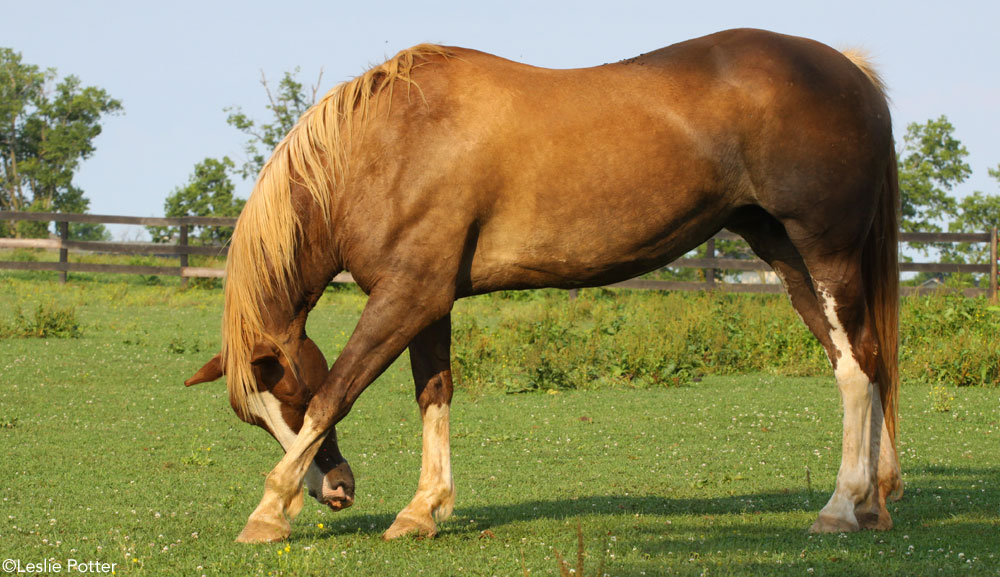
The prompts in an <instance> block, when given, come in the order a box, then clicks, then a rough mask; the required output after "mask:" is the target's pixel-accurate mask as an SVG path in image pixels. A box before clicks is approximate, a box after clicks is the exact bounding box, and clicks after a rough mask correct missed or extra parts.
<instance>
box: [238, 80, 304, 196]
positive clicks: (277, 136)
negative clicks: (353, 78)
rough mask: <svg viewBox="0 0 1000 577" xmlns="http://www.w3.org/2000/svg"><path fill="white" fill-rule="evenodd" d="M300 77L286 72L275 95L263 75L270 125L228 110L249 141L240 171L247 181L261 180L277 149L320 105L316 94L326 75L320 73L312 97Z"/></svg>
mask: <svg viewBox="0 0 1000 577" xmlns="http://www.w3.org/2000/svg"><path fill="white" fill-rule="evenodd" d="M298 74H299V69H298V68H297V67H296V68H295V70H294V71H293V72H285V74H284V75H283V76H282V77H281V81H280V82H279V83H278V89H277V92H276V93H275V92H272V91H271V87H270V85H269V84H268V81H267V77H266V76H265V75H264V73H263V72H261V75H260V83H261V85H262V86H263V87H264V92H265V93H266V94H267V100H268V104H267V109H268V110H270V111H271V113H272V114H273V115H274V118H273V119H272V121H271V122H270V123H264V122H261V121H259V120H254V119H252V118H250V117H249V116H247V115H246V113H244V112H243V109H241V108H240V107H239V106H233V107H230V108H227V109H226V112H228V113H229V116H228V117H227V118H226V122H228V123H229V125H230V126H232V127H234V128H236V129H237V130H239V131H241V132H243V133H244V134H246V135H247V136H248V137H249V139H248V140H247V143H246V145H245V146H244V150H245V151H246V153H247V160H246V162H244V163H243V165H242V166H241V167H240V168H239V173H240V175H241V176H243V178H245V179H248V180H253V179H255V178H256V177H257V174H258V173H259V172H260V169H262V168H264V163H265V162H267V159H268V157H269V156H270V154H271V151H272V150H273V149H274V147H275V146H277V145H278V143H279V142H281V139H282V138H284V137H285V135H286V134H288V131H290V130H291V129H292V128H293V127H294V126H295V123H296V122H298V120H299V117H300V116H302V113H304V112H305V111H306V110H308V109H309V107H310V106H312V105H313V104H315V103H316V94H317V91H318V89H319V84H320V81H322V79H323V71H322V70H321V71H320V73H319V77H318V78H317V79H316V84H315V85H313V87H312V93H311V94H310V95H309V96H307V95H306V92H305V89H304V87H303V85H302V83H301V82H299V81H298V80H297V78H296V77H297V76H298Z"/></svg>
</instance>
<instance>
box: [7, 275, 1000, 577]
mask: <svg viewBox="0 0 1000 577" xmlns="http://www.w3.org/2000/svg"><path fill="white" fill-rule="evenodd" d="M31 278H33V277H17V276H7V277H0V322H11V319H13V318H14V316H15V315H16V313H17V311H18V310H20V311H22V312H23V314H24V315H28V316H30V312H31V311H32V310H34V309H35V308H36V306H37V305H38V304H39V303H42V304H44V305H46V306H52V307H58V306H63V307H68V308H69V309H71V310H72V311H74V312H75V315H76V318H77V320H78V322H79V336H78V337H77V338H47V339H37V338H13V337H9V338H2V339H0V449H2V454H3V461H2V468H0V498H2V508H0V511H2V517H0V556H2V558H3V559H5V560H6V559H15V560H20V561H21V562H22V564H27V563H41V562H42V561H43V560H45V559H50V560H54V561H57V562H60V563H62V564H63V566H65V565H66V563H67V560H69V559H76V560H77V561H80V562H88V561H102V562H107V563H116V564H117V565H116V574H119V575H123V574H127V575H131V574H135V575H202V574H204V575H524V574H525V573H526V572H527V573H528V574H530V575H550V574H551V575H558V574H559V572H560V568H559V565H558V561H557V553H558V554H561V555H562V556H563V557H565V558H567V559H568V560H569V562H570V564H573V563H575V559H576V554H577V530H578V528H579V530H580V531H581V532H582V535H583V543H584V551H585V559H584V561H585V564H586V571H585V575H587V576H590V575H597V574H599V573H598V568H599V566H600V567H603V573H604V574H608V575H670V574H676V575H1000V450H998V447H1000V444H998V441H1000V392H998V389H997V388H995V387H988V386H980V387H952V386H946V387H945V388H942V387H941V386H940V384H939V385H938V386H935V383H933V382H931V381H925V382H916V381H915V380H911V381H908V382H905V383H904V385H903V391H902V406H901V413H902V422H901V429H902V433H901V435H902V436H901V439H900V449H901V456H902V457H901V459H902V466H903V475H904V480H905V482H906V487H907V489H906V495H905V497H904V499H903V500H902V501H900V502H899V503H895V504H892V505H891V506H890V511H891V512H892V514H893V518H894V520H895V523H896V527H895V529H893V530H892V531H890V532H886V533H870V532H867V533H858V534H850V535H827V536H812V535H809V534H808V533H807V532H806V528H807V527H808V526H809V525H810V524H811V523H812V521H813V520H814V518H815V515H816V513H817V512H818V510H819V509H820V508H821V507H822V506H823V504H824V503H825V502H826V500H827V499H828V498H829V495H830V493H831V492H832V489H833V482H834V478H835V476H836V471H837V466H838V465H839V458H840V409H839V399H838V396H837V391H836V387H835V386H834V384H833V382H832V379H831V378H828V377H817V376H812V377H788V376H782V375H778V374H768V373H756V374H750V375H731V374H713V373H718V372H725V371H712V370H709V369H710V368H711V366H710V365H705V363H704V362H703V363H702V366H701V369H699V367H698V366H696V365H692V366H691V367H689V370H690V374H688V375H687V376H688V377H691V378H685V379H678V380H672V379H669V378H664V379H659V380H658V379H657V378H655V377H656V375H657V373H656V372H655V371H650V372H649V373H648V374H646V373H643V374H642V375H645V376H646V378H644V379H640V378H638V377H639V376H642V375H639V374H638V373H628V372H627V371H626V372H623V373H621V374H620V375H618V376H617V378H615V379H613V380H612V381H609V382H600V383H597V384H594V385H593V386H585V387H579V388H578V389H574V388H573V387H568V386H552V387H547V386H545V385H544V384H542V385H539V386H531V385H532V383H534V384H536V385H537V384H538V383H539V382H540V380H544V379H543V377H545V376H546V375H549V374H556V375H558V374H560V373H558V372H557V373H545V372H544V371H543V372H541V373H540V372H539V371H537V370H532V371H530V374H529V375H527V376H524V375H521V376H520V377H518V378H522V379H523V380H524V382H523V383H520V384H518V385H516V386H514V387H506V388H505V387H503V386H500V385H496V384H495V383H494V382H495V381H496V380H498V377H497V375H499V378H505V377H506V376H510V377H511V378H514V377H517V375H516V374H515V373H516V371H514V370H513V369H511V368H509V367H508V368H506V369H503V368H502V366H501V367H498V368H497V369H496V371H497V372H496V373H495V374H493V376H491V374H492V373H491V374H486V373H483V371H487V370H490V369H486V368H482V369H477V367H478V365H476V363H477V362H479V361H478V360H477V359H479V356H477V355H479V354H480V353H481V352H482V350H483V346H480V345H481V343H480V344H477V345H476V346H475V347H471V348H465V349H462V350H463V351H464V352H463V354H465V355H466V356H467V357H468V358H467V359H466V361H465V362H466V363H467V365H466V372H467V373H469V372H470V371H473V370H479V371H480V373H479V374H477V375H472V376H473V377H476V378H480V379H481V380H482V384H483V386H476V387H473V386H468V385H466V386H461V387H460V388H459V390H458V391H457V393H456V397H455V402H454V409H453V411H452V415H453V424H452V434H453V440H452V443H453V445H452V450H453V465H454V473H455V483H456V487H457V491H458V499H457V504H456V510H455V516H454V517H453V518H452V519H451V520H450V521H448V522H446V523H443V524H442V525H441V526H440V529H441V532H440V534H439V535H438V537H437V538H435V539H429V540H417V539H402V540H399V541H395V542H391V543H384V542H382V541H381V539H380V536H381V533H382V531H383V530H385V529H386V528H387V527H388V526H389V524H390V523H391V522H392V519H393V517H394V515H395V513H396V512H398V511H399V510H400V509H401V508H402V507H403V506H405V505H406V503H407V502H408V501H409V499H410V497H411V496H412V494H413V492H414V490H415V488H416V482H417V476H418V473H419V467H420V454H419V452H420V436H419V435H420V423H419V415H418V412H417V409H416V406H415V403H413V401H412V390H411V389H412V385H411V383H410V380H409V368H408V364H407V361H406V359H405V358H403V359H400V361H399V362H397V363H396V364H395V365H394V366H393V367H392V368H390V369H389V371H387V373H386V374H385V375H383V377H382V378H380V380H379V381H378V382H376V383H375V384H374V385H373V386H372V387H371V388H370V389H369V390H368V391H367V392H366V393H365V394H364V395H363V396H362V397H361V400H360V401H359V402H358V404H357V405H356V406H355V409H354V411H353V412H352V413H351V414H350V415H349V416H348V418H347V419H346V420H345V421H344V422H343V423H341V425H340V426H339V427H338V434H339V437H340V440H341V446H342V448H343V450H344V452H345V455H346V456H347V457H348V459H349V460H350V461H351V465H352V467H353V469H354V472H355V475H356V477H357V482H358V490H357V503H356V505H355V506H354V507H353V508H351V509H348V510H347V511H344V512H342V513H337V514H335V513H333V512H331V511H329V510H324V509H323V508H321V507H320V506H319V505H318V504H316V503H315V502H307V504H306V507H305V509H304V510H303V512H302V514H301V516H300V517H299V518H298V519H297V521H296V523H295V524H294V526H293V534H292V538H291V540H290V541H288V542H287V543H282V544H275V545H259V546H247V545H239V544H236V543H234V542H233V539H234V538H235V536H236V534H237V533H238V532H239V531H240V529H241V528H242V526H243V523H244V522H245V520H246V518H247V516H248V515H249V513H250V512H251V511H252V510H253V508H254V507H255V506H256V504H257V502H258V500H259V498H260V496H261V493H262V488H263V480H264V475H265V474H266V473H267V472H268V471H269V470H270V469H271V467H273V465H274V464H275V463H276V461H277V459H278V458H279V457H280V448H279V447H278V445H277V443H276V442H274V441H273V440H272V439H271V438H270V437H269V436H268V435H267V434H266V433H264V432H263V431H260V430H258V429H255V428H253V427H250V426H248V425H244V424H243V423H241V422H239V421H238V420H237V419H236V417H235V416H234V415H233V414H232V411H231V409H230V408H229V405H228V402H227V400H226V393H225V388H224V386H223V385H221V384H220V383H214V384H204V385H199V386H197V387H192V388H189V389H188V388H185V387H184V386H183V385H182V382H183V380H184V379H185V378H186V377H188V376H189V375H190V374H191V373H192V372H193V371H194V370H195V369H197V368H198V367H200V366H201V364H202V363H203V362H204V361H205V360H207V358H208V357H209V356H211V355H212V354H214V353H215V352H216V350H217V348H218V326H219V317H220V311H221V295H220V293H219V291H213V290H188V291H181V290H178V289H177V288H175V287H171V286H167V287H158V286H152V287H149V286H141V285H140V284H137V283H136V282H134V281H102V280H90V281H86V282H80V283H74V284H69V285H66V286H59V285H57V284H56V283H53V282H46V281H39V280H30V279H31ZM603 298H604V299H605V300H602V301H595V302H594V303H592V304H589V305H586V303H585V305H574V306H589V307H591V308H592V309H595V308H600V307H611V308H614V307H618V306H619V305H620V306H621V307H625V308H626V309H628V310H631V309H629V307H633V306H638V307H640V310H641V306H643V305H642V303H641V302H638V301H636V302H633V301H632V300H630V299H631V297H624V296H623V297H621V299H620V300H616V297H603ZM644 298H648V297H644ZM56 303H62V305H57V304H56ZM608 303H611V304H608ZM774 303H777V304H774V305H773V306H775V307H781V306H784V307H787V308H788V311H789V313H790V307H788V305H787V303H782V301H781V300H780V299H774ZM363 305H364V297H363V296H362V295H360V294H358V293H356V292H354V291H352V290H339V291H336V292H334V293H332V294H330V295H328V296H327V297H326V298H324V299H323V301H321V304H320V306H319V307H318V308H317V310H316V311H315V312H314V314H313V316H312V318H311V319H310V325H309V331H310V334H311V335H312V336H313V337H314V338H315V339H316V340H317V342H319V343H320V344H321V345H322V346H323V348H324V351H325V352H326V353H327V356H328V358H333V357H334V356H335V354H336V352H337V351H338V350H339V348H340V347H341V346H343V344H344V342H345V341H346V339H347V335H348V334H349V332H350V330H351V328H352V327H353V324H354V322H355V321H356V319H357V316H358V315H359V314H360V311H361V308H362V307H363ZM499 305H503V306H502V307H501V306H499ZM612 305H613V306H612ZM564 306H566V304H565V301H564V300H559V298H558V297H539V298H532V299H526V300H517V299H502V298H501V299H497V298H493V299H474V300H472V301H470V302H467V303H466V302H463V303H460V304H459V306H458V307H457V309H456V315H455V325H456V338H459V337H463V335H464V337H463V338H470V337H471V336H472V335H473V334H474V333H475V332H476V331H480V332H483V333H488V334H489V335H491V336H492V338H494V340H498V342H497V345H496V346H497V347H498V348H500V349H503V350H504V351H514V350H515V349H514V348H512V345H509V344H508V343H504V342H499V339H502V336H501V335H499V333H498V332H497V331H499V330H500V328H503V327H508V326H510V325H511V322H512V320H511V319H521V318H522V317H525V316H530V315H531V314H533V313H532V311H536V310H537V309H539V308H540V307H564ZM741 306H742V305H741ZM769 306H771V305H769ZM920 306H923V307H924V308H925V309H926V310H931V309H932V308H933V306H937V305H933V303H931V304H926V305H920ZM955 306H959V305H954V306H952V308H955ZM961 306H964V305H961ZM920 310H924V309H920ZM976 310H978V309H976ZM984 310H985V309H984ZM574 314H576V313H574ZM588 314H590V315H591V316H589V317H587V318H593V315H596V314H597V313H596V312H593V314H591V313H588ZM790 314H793V313H790ZM972 314H973V316H975V314H978V313H976V312H973V313H972ZM632 316H633V317H637V318H631V319H630V320H631V321H632V322H642V317H641V315H638V314H632ZM472 319H475V323H473V322H472ZM557 320H560V321H561V320H564V319H563V318H562V317H560V318H559V319H557ZM577 320H579V321H580V322H582V323H584V324H582V325H578V327H577V329H574V330H575V332H573V331H570V332H571V333H573V336H572V338H571V340H569V341H567V344H568V346H572V347H576V348H579V347H580V344H579V343H580V341H578V340H575V339H577V337H579V335H578V334H576V333H580V332H588V331H591V332H594V333H595V335H596V333H598V332H601V327H596V328H595V327H592V326H589V325H587V324H586V318H581V319H577ZM532 322H534V321H528V323H529V325H530V324H531V323H532ZM539 326H541V327H543V328H545V327H549V328H545V331H549V330H550V329H551V327H550V325H547V324H545V323H544V322H542V323H541V324H540V325H539ZM580 326H582V327H584V328H582V329H581V328H579V327H580ZM470 327H478V329H475V330H474V329H473V328H470ZM532 330H534V329H532ZM792 330H797V329H792ZM545 334H549V333H548V332H545V333H544V334H543V335H542V336H544V335H545ZM556 334H557V336H558V334H563V335H564V337H565V335H566V334H569V333H567V332H565V331H563V332H561V333H560V332H559V331H556ZM602 334H603V333H602ZM605 336H610V337H615V336H616V335H605ZM617 336H618V337H619V339H620V338H621V337H620V335H617ZM537 338H539V339H541V337H537ZM565 338H570V337H565ZM593 338H604V337H597V336H594V337H593ZM757 338H758V340H766V339H762V338H761V337H760V336H759V335H758V337H757ZM539 342H540V341H539ZM588 342H589V341H588ZM792 345H794V343H792V344H791V345H790V346H792ZM539 346H541V345H539ZM623 346H624V345H623ZM796 346H797V345H796ZM505 347H506V348H505ZM457 348H460V347H457ZM626 349H627V347H626ZM477 351H478V352H477ZM626 352H627V351H626ZM696 352H697V351H696ZM702 353H704V351H702ZM588 354H589V353H588ZM636 354H638V353H636ZM802 354H803V355H806V354H812V353H810V352H805V353H802ZM636 358H639V357H638V356H637V357H636ZM810 358H811V357H810ZM810 358H805V360H804V362H811V361H810V360H809V359H810ZM493 360H495V361H497V362H498V363H500V364H502V362H503V359H502V358H498V359H493ZM529 360H530V359H529ZM703 361H704V359H703ZM508 362H509V363H516V362H522V360H510V359H508ZM533 362H534V361H533ZM539 362H540V361H539ZM553 362H554V361H552V359H549V361H548V364H547V365H546V364H545V363H542V364H539V365H537V366H536V367H535V368H536V369H537V367H543V368H544V367H548V368H547V369H546V370H556V371H562V372H563V373H565V374H563V376H561V377H557V378H570V377H573V378H576V377H579V375H578V374H577V373H572V372H567V371H568V369H562V368H560V367H559V366H557V365H554V364H553ZM706 367H708V368H706ZM658 370H661V371H663V370H665V369H664V368H663V367H660V368H659V369H658ZM686 370H687V369H686ZM675 374H678V369H677V368H676V367H675V368H674V369H673V371H672V372H668V373H667V376H670V375H675ZM637 375H638V376H637ZM699 375H703V376H699ZM699 379H700V380H699ZM490 383H494V384H492V385H491V384H490ZM564 384H565V383H564ZM945 384H947V383H945ZM668 385H676V386H668ZM514 390H516V391H522V390H524V391H529V392H526V393H525V394H506V393H507V392H510V391H514ZM945 409H947V410H945Z"/></svg>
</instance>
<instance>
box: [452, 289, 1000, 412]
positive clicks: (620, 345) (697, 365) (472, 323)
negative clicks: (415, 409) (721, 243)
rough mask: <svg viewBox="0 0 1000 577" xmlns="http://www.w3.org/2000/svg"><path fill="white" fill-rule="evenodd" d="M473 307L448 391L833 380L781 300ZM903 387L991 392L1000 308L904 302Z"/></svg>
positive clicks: (546, 297) (554, 296) (459, 335)
mask: <svg viewBox="0 0 1000 577" xmlns="http://www.w3.org/2000/svg"><path fill="white" fill-rule="evenodd" d="M531 294H532V296H530V297H521V298H518V299H511V298H509V296H507V295H505V294H502V295H498V296H483V297H477V298H475V299H473V300H472V301H471V302H470V303H468V305H466V306H462V305H459V307H458V308H457V309H456V314H455V316H454V329H453V331H454V338H453V344H452V346H453V351H454V355H453V364H454V371H455V374H456V380H457V381H458V382H459V383H460V384H461V385H463V386H467V387H471V388H489V389H501V390H506V391H508V392H528V391H539V390H542V391H544V390H564V389H589V388H602V387H636V388H645V387H661V386H674V385H683V384H687V383H691V382H693V381H696V380H697V379H698V377H699V376H700V375H703V374H724V375H730V374H743V373H769V374H774V375H780V376H824V375H831V376H832V373H831V370H830V363H829V361H828V360H827V358H826V354H825V352H824V351H823V348H822V347H821V346H820V344H819V342H818V341H817V340H816V338H815V337H814V336H813V335H812V333H811V332H810V331H809V330H808V329H807V328H806V326H805V324H804V323H802V321H801V320H800V319H799V317H798V315H797V314H796V313H795V311H794V309H793V308H792V306H791V304H790V303H789V302H788V299H787V297H784V296H776V295H744V294H726V293H679V292H677V293H653V292H638V291H612V290H602V289H590V290H586V291H582V292H581V295H580V297H579V298H577V299H575V300H570V299H568V297H567V296H566V294H565V293H562V292H559V291H536V292H535V293H531ZM900 329H901V335H900V345H901V346H900V371H901V377H902V379H903V381H904V383H905V382H907V381H918V382H924V383H930V384H941V385H946V386H969V385H980V386H997V385H1000V307H996V306H990V305H989V303H988V302H987V301H986V300H985V299H981V298H979V299H970V298H965V297H962V296H940V295H935V296H922V297H909V298H904V299H903V301H902V310H901V321H900Z"/></svg>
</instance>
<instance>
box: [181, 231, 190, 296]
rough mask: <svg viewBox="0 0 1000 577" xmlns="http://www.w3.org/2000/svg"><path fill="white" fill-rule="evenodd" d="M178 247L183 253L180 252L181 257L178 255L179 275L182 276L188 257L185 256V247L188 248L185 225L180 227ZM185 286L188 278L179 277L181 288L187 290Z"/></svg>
mask: <svg viewBox="0 0 1000 577" xmlns="http://www.w3.org/2000/svg"><path fill="white" fill-rule="evenodd" d="M180 246H181V250H182V251H183V252H181V255H180V256H181V274H182V275H183V274H184V270H183V269H185V268H187V265H188V255H187V247H188V225H186V224H182V225H181V238H180ZM187 285H188V278H187V277H186V276H181V286H182V287H184V288H187Z"/></svg>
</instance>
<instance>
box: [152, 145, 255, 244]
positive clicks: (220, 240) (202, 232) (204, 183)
mask: <svg viewBox="0 0 1000 577" xmlns="http://www.w3.org/2000/svg"><path fill="white" fill-rule="evenodd" d="M235 167H236V165H235V164H234V163H233V161H232V160H230V159H229V157H227V156H224V157H222V159H221V160H219V159H215V158H206V159H205V160H203V161H201V162H199V163H198V164H196V165H195V167H194V172H193V173H192V174H191V176H190V177H189V178H188V183H187V184H186V185H185V186H181V187H178V188H176V189H174V192H173V193H171V194H170V195H169V196H168V197H167V200H166V202H165V203H164V205H163V208H164V211H165V213H166V216H168V217H179V216H239V214H240V211H242V210H243V205H244V204H245V203H246V201H245V200H243V199H241V198H237V197H236V196H235V195H234V192H235V191H236V186H235V185H234V184H233V181H232V180H231V179H230V178H229V172H231V171H232V170H233V169H235ZM147 228H148V230H149V234H150V236H152V237H153V241H154V242H171V241H173V240H174V239H175V238H176V237H177V235H178V233H179V229H178V227H160V226H151V227H147ZM232 235H233V229H232V227H218V226H207V227H199V226H196V227H193V228H192V236H194V237H195V238H197V239H199V240H200V241H201V242H202V243H204V244H224V243H226V242H228V241H229V237H231V236H232Z"/></svg>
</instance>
